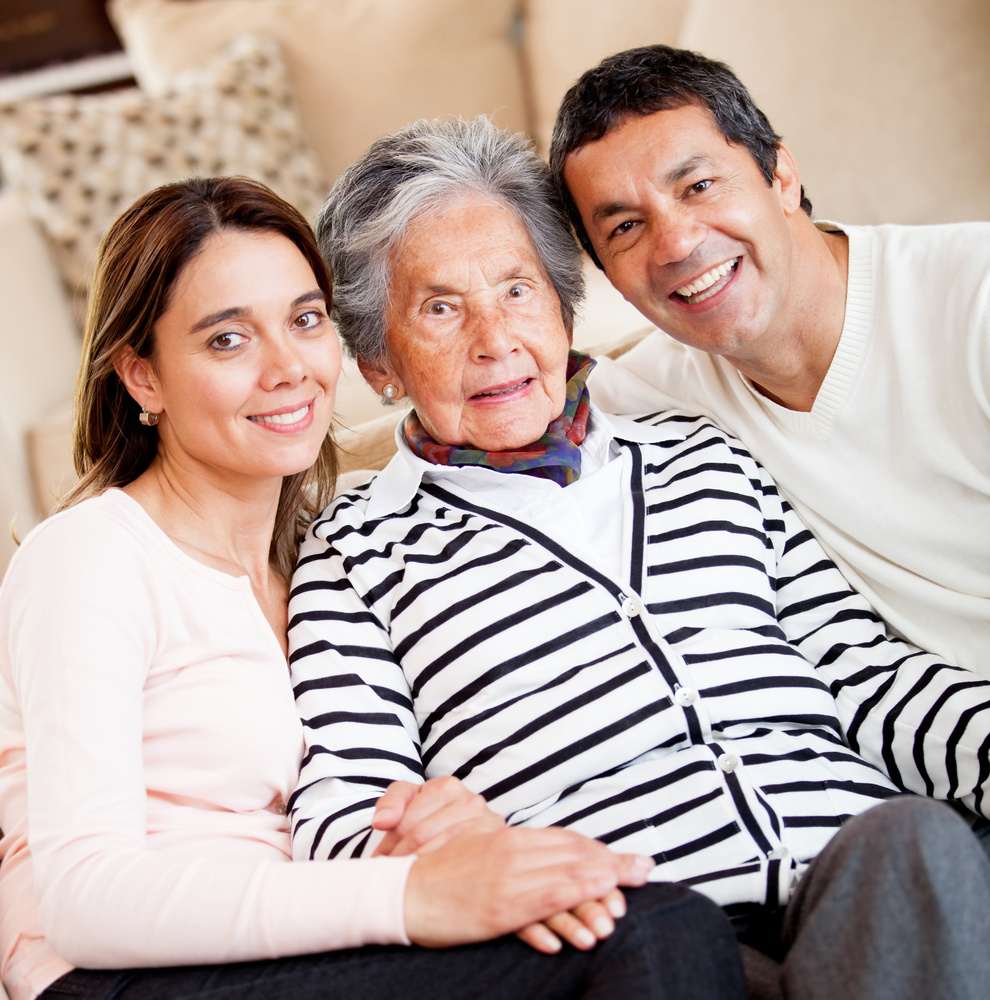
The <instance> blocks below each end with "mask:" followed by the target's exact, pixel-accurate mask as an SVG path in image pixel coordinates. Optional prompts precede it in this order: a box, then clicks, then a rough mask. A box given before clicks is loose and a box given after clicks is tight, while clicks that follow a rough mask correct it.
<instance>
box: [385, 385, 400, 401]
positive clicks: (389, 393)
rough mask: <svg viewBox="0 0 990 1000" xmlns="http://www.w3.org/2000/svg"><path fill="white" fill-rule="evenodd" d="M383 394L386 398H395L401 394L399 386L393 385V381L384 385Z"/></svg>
mask: <svg viewBox="0 0 990 1000" xmlns="http://www.w3.org/2000/svg"><path fill="white" fill-rule="evenodd" d="M382 395H383V396H384V397H385V398H386V399H395V397H396V396H398V395H399V387H398V386H397V385H392V383H391V382H386V383H385V384H384V385H383V386H382Z"/></svg>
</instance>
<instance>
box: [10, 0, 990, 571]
mask: <svg viewBox="0 0 990 1000" xmlns="http://www.w3.org/2000/svg"><path fill="white" fill-rule="evenodd" d="M112 15H113V17H114V18H115V21H116V23H117V26H118V30H119V31H120V33H121V36H122V38H123V40H124V42H125V45H126V47H127V50H128V52H129V54H130V56H131V59H132V64H133V66H134V70H135V74H136V76H137V78H138V81H139V83H140V85H141V93H140V94H135V95H130V96H123V97H117V98H113V97H98V98H93V99H91V100H90V104H89V105H86V108H87V110H86V113H87V114H88V115H90V116H91V119H92V123H93V124H92V128H93V129H94V130H95V132H94V134H95V135H96V137H97V138H95V139H93V141H92V142H91V147H92V162H89V161H87V162H86V163H79V162H69V161H61V162H59V163H54V161H53V160H52V159H50V160H49V161H48V164H47V169H48V171H49V174H48V175H45V170H46V163H45V162H44V156H42V157H41V159H40V160H37V156H38V154H37V143H35V142H28V141H26V140H25V141H24V142H23V146H24V148H23V149H14V150H13V152H11V148H10V146H11V144H12V143H14V142H15V140H14V139H12V138H11V136H12V135H14V136H16V135H17V129H18V128H22V127H23V123H24V120H25V119H26V118H27V117H29V116H28V115H27V112H26V109H23V108H21V109H15V110H14V111H12V112H10V113H9V114H8V115H7V126H8V129H7V133H6V134H5V133H4V131H3V125H2V123H0V161H2V162H3V164H4V168H5V170H6V172H7V176H8V181H9V184H10V187H8V188H7V189H5V190H4V191H2V192H0V302H2V303H3V312H2V314H0V522H2V523H3V525H4V530H3V531H2V532H0V568H2V567H3V566H5V565H6V562H7V560H8V559H9V556H10V554H11V553H12V551H13V549H14V543H13V541H12V540H11V539H10V538H9V537H8V532H7V530H6V526H7V525H8V524H10V523H11V521H12V520H14V521H15V525H16V530H17V532H18V533H19V534H21V535H23V534H24V533H25V532H26V531H27V530H28V529H29V528H30V526H31V525H32V524H33V523H34V522H35V521H36V520H37V519H38V518H39V517H41V516H43V515H44V513H45V512H46V511H47V509H48V508H49V506H50V504H51V501H52V498H53V496H54V495H55V494H56V493H57V492H58V490H59V489H62V488H64V487H65V485H66V484H67V483H69V482H71V479H72V471H71V459H70V455H69V444H68V440H69V420H70V416H69V413H70V404H69V400H70V396H71V388H72V382H73V378H74V374H75V368H76V364H77V359H78V348H79V341H78V334H77V318H76V317H77V314H78V313H79V311H80V310H79V308H78V307H79V297H80V292H79V285H80V282H81V281H82V277H81V275H82V274H83V271H84V270H85V267H86V266H87V265H88V258H87V257H86V256H85V253H86V247H87V246H88V245H89V244H87V242H86V241H87V239H95V235H98V233H95V235H94V232H95V230H96V229H98V228H99V226H102V225H103V223H104V222H105V219H104V218H103V215H105V214H106V213H107V212H108V211H109V208H108V207H107V206H109V205H113V204H119V203H120V201H121V199H125V198H127V199H129V197H131V196H133V195H134V194H136V193H138V191H139V190H140V189H141V186H142V185H144V184H148V185H149V186H150V185H151V184H152V183H157V182H159V181H160V180H164V179H166V176H165V175H162V174H161V173H160V172H161V171H162V170H164V171H166V173H168V172H169V171H171V175H172V176H181V175H182V174H183V173H188V172H200V171H201V170H202V169H203V167H202V164H204V163H205V164H210V163H216V164H220V165H222V167H223V169H224V171H234V170H237V171H238V172H249V171H251V170H254V172H255V173H259V174H260V175H262V176H267V177H269V178H270V179H271V180H272V182H273V183H275V184H276V186H279V185H282V187H283V190H286V191H290V192H292V193H293V196H294V197H296V198H297V200H298V201H300V202H305V203H306V205H307V210H311V205H312V204H314V203H315V204H318V203H319V199H320V197H321V195H322V193H323V191H324V190H325V185H326V184H327V183H329V182H330V181H332V179H333V178H334V177H335V176H336V175H337V174H338V173H339V171H340V170H341V169H342V168H343V167H344V166H345V165H346V164H347V163H348V162H350V161H351V160H352V159H354V158H355V157H356V156H358V155H360V153H361V152H362V151H363V150H364V148H365V147H366V146H367V144H368V142H370V141H371V140H372V139H373V138H374V137H375V136H376V135H379V134H382V133H383V132H387V131H390V130H392V129H394V128H396V127H398V126H400V125H402V124H403V123H404V122H406V121H408V120H410V119H412V118H415V117H421V116H433V115H451V114H461V115H465V116H469V115H474V114H477V113H479V112H487V113H493V114H495V116H496V117H497V119H498V120H499V121H500V123H502V124H503V125H505V126H506V127H510V128H516V129H522V130H525V131H527V132H528V133H529V134H530V135H531V136H532V137H533V138H534V140H535V141H536V143H537V146H538V148H539V149H540V150H541V151H545V150H546V146H547V143H548V140H549V132H550V129H551V127H552V122H553V117H554V113H555V110H556V106H557V103H558V101H559V98H560V96H561V94H562V93H563V91H564V90H565V89H566V87H567V86H568V85H569V84H570V83H571V82H572V81H573V80H574V78H575V77H576V76H577V75H578V74H579V73H580V72H581V71H582V70H583V69H585V68H587V67H588V66H590V65H592V64H593V63H594V62H595V61H597V60H598V59H599V58H600V57H602V56H603V55H606V54H608V53H610V52H613V51H617V50H619V49H622V48H626V47H630V46H633V45H640V44H647V43H650V42H666V43H669V44H683V45H687V46H690V47H695V48H698V49H701V50H702V51H704V52H706V53H707V54H709V55H712V56H715V57H717V58H721V59H724V60H725V61H727V62H729V63H730V65H732V66H733V67H734V68H735V69H736V70H737V71H738V72H739V74H740V76H741V77H742V78H743V80H744V81H746V82H747V83H748V84H749V85H750V87H751V89H752V90H753V92H754V95H755V96H756V98H757V100H758V102H760V103H761V104H762V105H763V107H764V108H765V110H766V111H767V112H768V114H769V115H770V118H771V120H772V121H773V123H774V125H775V126H776V128H777V129H778V131H780V132H781V133H782V134H783V136H784V140H785V142H787V143H788V145H789V146H790V148H791V149H792V151H793V152H794V153H795V155H796V157H797V160H798V165H799V167H800V168H801V170H802V176H803V179H804V180H805V182H806V185H807V188H808V192H809V194H810V196H811V198H812V200H813V202H814V203H815V209H816V214H817V215H819V216H822V217H828V218H833V219H839V220H843V221H847V222H856V223H871V222H880V221H896V222H909V223H914V222H936V221H949V220H956V219H966V218H990V102H988V101H987V100H986V95H987V94H990V5H988V4H987V3H986V0H873V2H871V3H870V4H862V3H861V2H859V0H799V2H795V0H733V2H732V3H729V2H728V0H609V2H608V3H603V2H602V0H472V2H471V3H465V2H464V0H116V2H115V4H114V6H113V7H112ZM244 32H251V33H254V34H256V35H261V36H272V37H274V38H276V39H277V40H278V41H279V42H280V44H281V51H282V55H283V56H284V63H285V66H286V67H287V70H288V75H289V77H290V81H291V86H292V89H293V91H294V94H295V100H296V102H297V105H298V114H296V111H291V114H290V110H291V109H290V110H286V102H285V100H283V99H282V97H280V96H279V94H280V92H278V86H279V85H278V80H277V76H278V72H280V70H278V68H277V67H273V66H272V64H271V62H270V61H269V62H267V63H265V64H264V68H265V72H266V74H267V76H266V80H267V81H268V82H267V84H266V86H268V91H267V92H266V93H260V94H259V93H257V92H256V91H257V87H256V88H255V90H251V89H250V88H251V87H252V86H253V82H252V81H254V82H257V81H256V80H254V76H255V74H252V73H240V74H237V73H232V72H231V70H230V64H229V63H228V64H227V66H226V68H224V67H223V66H221V67H220V68H219V69H216V68H214V69H213V70H211V71H210V73H211V74H212V75H207V76H204V75H200V76H197V75H196V74H197V73H200V74H202V73H203V70H202V69H201V67H203V66H204V65H207V64H211V63H210V60H215V59H219V58H221V56H220V55H219V54H220V53H221V52H222V50H224V47H225V45H226V44H227V43H228V42H230V41H232V40H233V39H235V38H236V37H237V36H239V35H241V34H242V33H244ZM223 58H229V57H223ZM211 65H212V64H211ZM225 73H226V74H227V76H226V77H225V76H224V74H225ZM225 80H226V81H227V82H226V83H225V82H224V81H225ZM218 81H219V82H218ZM230 81H234V82H233V83H231V82H230ZM273 81H274V82H273ZM211 88H212V89H211ZM66 100H67V101H68V104H67V105H66V104H63V105H61V106H59V107H56V108H54V110H52V109H50V108H43V109H40V110H39V109H33V111H34V110H37V111H38V113H39V114H43V115H47V114H49V113H51V114H53V115H56V119H55V120H56V121H57V122H63V123H64V122H67V121H69V120H70V119H67V118H64V117H63V118H58V117H57V116H58V115H63V116H64V115H66V114H68V115H70V118H71V121H72V122H73V123H74V122H75V118H74V117H72V115H73V114H74V110H75V106H74V105H73V102H74V101H75V99H72V98H69V99H66ZM115 100H116V101H118V103H117V104H114V103H113V102H114V101H115ZM255 101H261V102H265V101H267V102H268V104H265V105H264V109H265V110H264V111H263V113H262V112H258V113H255V112H254V110H253V109H254V105H253V104H250V103H248V104H247V105H245V102H255ZM128 102H130V103H128ZM236 102H240V107H239V113H240V114H241V117H242V118H243V120H244V121H246V122H248V123H253V122H255V121H264V122H265V123H266V124H265V127H268V125H270V124H271V122H272V121H273V120H274V118H278V119H279V125H278V127H279V128H280V129H281V131H280V132H279V133H278V135H277V136H276V137H275V138H271V137H268V136H267V135H263V136H262V141H261V142H260V143H258V144H256V145H255V146H253V147H252V146H251V144H250V142H248V141H245V142H244V143H242V142H241V139H242V134H241V133H243V131H244V130H243V129H239V126H238V125H237V112H238V108H234V109H233V110H232V103H236ZM260 106H261V105H259V107H260ZM273 107H274V108H276V113H275V114H274V116H273V115H272V114H270V113H269V112H270V109H271V108H273ZM121 109H123V110H121ZM135 109H137V110H135ZM33 111H32V113H33ZM183 115H185V116H187V118H188V120H189V121H190V122H192V123H193V124H192V125H190V127H189V129H188V149H183V146H184V143H185V139H183V141H181V142H180V143H179V144H178V148H176V144H175V143H174V142H171V141H169V142H165V141H164V140H161V139H160V136H161V135H162V134H163V133H161V132H155V131H154V129H156V128H170V129H172V132H171V133H170V134H171V135H172V136H173V137H174V135H175V134H176V129H178V130H179V132H178V134H179V135H180V136H185V135H186V133H185V132H183V131H182V129H183V128H184V127H185V126H184V125H183V122H184V121H185V120H186V119H183V117H182V116H183ZM293 115H295V116H296V117H292V116H293ZM286 116H288V117H286ZM122 117H126V119H127V122H128V124H127V127H126V128H124V129H121V128H120V127H119V122H117V119H120V118H122ZM221 118H222V119H223V120H224V122H226V124H227V125H230V127H229V128H228V127H226V125H223V126H222V124H220V123H218V119H221ZM283 118H284V119H285V120H284V121H283V120H282V119H283ZM204 119H205V120H206V122H207V127H206V128H205V133H204V130H203V128H201V122H202V121H203V120H204ZM228 119H229V121H228ZM231 122H232V123H233V124H232V125H231ZM115 123H116V124H117V125H118V127H117V128H116V130H114V127H113V126H114V125H115ZM64 127H65V128H68V125H65V126H64ZM75 127H76V126H75V124H73V125H72V128H73V129H74V128H75ZM61 128H62V126H59V127H56V128H55V132H56V134H58V135H60V136H61ZM225 129H226V130H225ZM142 130H144V131H142ZM5 135H6V137H5ZM108 137H109V138H108ZM138 140H143V141H144V142H145V144H144V146H142V145H141V142H139V141H138ZM4 143H7V144H8V146H7V148H6V154H5V146H4ZM278 143H281V144H282V145H281V146H278V145H277V144H278ZM211 144H212V145H211ZM65 145H66V144H65V143H62V145H61V146H60V147H59V148H58V149H57V150H55V151H53V152H52V154H51V157H52V158H55V157H67V156H73V157H76V159H77V160H78V157H79V156H80V155H82V154H80V153H79V151H78V149H77V146H79V143H78V142H75V141H74V142H73V144H72V146H71V148H69V149H68V151H66V149H65V148H63V147H65ZM166 147H167V148H169V149H172V151H173V153H174V154H175V155H176V156H179V159H175V160H172V161H169V162H167V163H165V164H164V165H162V159H163V157H162V156H161V155H158V153H159V151H160V150H164V149H166ZM207 147H208V148H207ZM304 147H311V149H306V148H304ZM149 149H150V150H151V152H150V153H149V152H148V150H149ZM25 150H27V152H25ZM108 150H109V151H110V152H112V153H113V154H114V155H113V156H110V153H108ZM218 150H219V152H218ZM279 150H282V152H279ZM32 151H33V153H32ZM15 154H16V155H15ZM186 154H188V155H186ZM5 155H6V159H5V158H4V157H5ZM31 155H35V157H36V162H33V163H32V162H31ZM182 155H186V159H184V160H183V159H182V158H181V157H182ZM265 156H268V157H269V159H271V160H272V161H273V162H274V166H273V165H272V164H271V163H268V164H266V163H265V162H264V157H265ZM197 157H198V159H197ZM108 160H109V161H110V162H109V163H108ZM184 164H187V166H185V167H184V166H183V165H184ZM139 166H140V168H141V169H138V167H139ZM56 170H58V171H61V173H60V174H59V176H61V177H63V178H66V179H64V180H62V181H59V182H58V184H56V186H60V187H61V190H60V191H59V192H58V195H57V196H53V195H52V190H51V188H52V184H53V183H54V182H53V180H52V177H51V172H52V171H56ZM155 170H158V171H159V173H158V174H156V173H155ZM32 171H33V172H32ZM142 171H143V172H142ZM39 177H40V179H39ZM32 185H33V186H32ZM46 185H47V190H46ZM128 185H130V187H129V186H128ZM135 185H136V187H135ZM73 186H74V187H73ZM11 187H14V188H16V189H17V190H16V191H14V190H11V189H10V188H11ZM94 187H95V188H96V189H97V190H96V192H95V193H94V191H93V190H92V189H93V188H94ZM70 188H72V189H73V191H76V190H77V189H78V191H82V195H84V196H85V197H84V198H83V197H82V195H81V196H80V198H81V200H80V205H82V207H81V208H78V207H77V208H76V209H74V211H75V214H74V215H73V216H71V218H70V217H69V215H68V214H66V215H64V216H63V217H59V215H58V211H54V209H58V210H59V211H63V212H66V206H67V205H68V204H69V202H70V201H71V198H70V193H71V192H70V191H69V189H70ZM108 188H113V189H114V190H113V193H112V197H103V196H104V195H108V194H109V192H108V190H107V189H108ZM46 198H47V201H46ZM101 199H102V200H101ZM114 199H116V201H114ZM94 206H96V207H94ZM121 207H122V206H121ZM101 213H102V214H101ZM67 220H68V221H67ZM60 227H61V228H60ZM89 229H92V230H94V232H89ZM73 255H74V258H73ZM67 288H68V289H69V290H67ZM73 289H74V290H73ZM644 325H645V324H644V322H643V320H642V319H641V318H640V317H639V316H638V314H636V313H635V312H634V311H633V310H632V309H631V308H630V307H629V306H628V305H627V304H626V303H624V302H623V301H622V300H621V298H619V297H618V296H617V295H616V294H615V293H614V292H613V290H612V289H611V288H610V287H609V286H608V284H607V282H605V281H604V279H603V278H602V277H601V276H600V275H599V274H597V273H596V272H593V271H592V270H590V269H589V300H588V304H587V306H586V309H585V312H584V315H583V316H582V318H581V322H580V323H579V325H578V328H577V330H576V332H575V342H576V344H577V345H578V346H581V347H588V346H592V345H593V346H595V347H596V348H601V349H603V350H604V349H610V350H612V351H613V352H614V351H621V350H622V349H623V346H624V345H625V344H626V343H627V342H628V340H629V338H630V337H634V336H635V334H636V332H637V331H639V330H641V329H642V328H643V327H644ZM338 402H339V407H338V412H339V419H340V422H341V424H342V426H343V428H344V430H343V431H342V434H341V437H342V440H343V443H344V445H345V448H346V449H347V455H346V456H345V458H346V463H347V466H348V467H350V468H376V467H380V465H381V464H382V463H383V462H384V461H385V460H386V459H387V457H388V453H389V450H390V440H389V439H390V426H391V424H392V423H393V422H394V413H389V412H387V411H384V410H383V409H382V408H381V404H380V403H379V401H378V400H377V399H375V398H374V396H373V395H372V394H371V393H370V391H369V390H368V389H367V387H366V386H364V385H363V382H362V381H361V379H360V376H359V375H358V374H357V372H356V370H355V368H354V366H353V365H350V366H348V368H347V369H346V370H345V374H344V377H343V379H342V383H341V387H340V390H339V396H338Z"/></svg>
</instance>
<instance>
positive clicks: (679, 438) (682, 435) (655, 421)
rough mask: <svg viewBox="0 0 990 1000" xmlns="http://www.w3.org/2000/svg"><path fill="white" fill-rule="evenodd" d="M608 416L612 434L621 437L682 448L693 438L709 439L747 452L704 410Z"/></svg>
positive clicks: (625, 439)
mask: <svg viewBox="0 0 990 1000" xmlns="http://www.w3.org/2000/svg"><path fill="white" fill-rule="evenodd" d="M606 416H607V419H608V421H609V424H610V425H611V429H612V432H613V434H614V435H615V437H616V438H618V439H619V440H623V441H633V442H637V443H640V444H644V445H651V446H652V445H656V446H659V447H679V446H681V445H683V444H685V443H688V442H690V441H693V440H706V441H712V442H718V443H721V444H724V445H725V446H726V447H729V448H732V449H736V448H738V449H739V450H740V451H741V452H743V453H744V454H748V452H747V451H746V448H745V446H744V445H743V444H742V443H741V442H740V441H739V439H738V438H736V437H734V436H733V435H732V434H730V433H729V432H728V431H727V430H725V429H724V428H723V427H721V426H719V424H718V423H716V421H714V420H713V419H712V418H711V417H709V416H707V415H706V414H703V413H691V412H687V411H685V410H679V409H657V410H652V411H650V412H647V413H640V414H634V415H626V416H616V415H614V414H607V415H606Z"/></svg>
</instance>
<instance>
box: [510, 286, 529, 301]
mask: <svg viewBox="0 0 990 1000" xmlns="http://www.w3.org/2000/svg"><path fill="white" fill-rule="evenodd" d="M528 291H529V287H528V286H527V285H513V286H512V287H511V288H510V289H509V295H511V296H512V297H513V298H514V299H520V298H522V297H523V296H524V295H525V294H526V293H527V292H528Z"/></svg>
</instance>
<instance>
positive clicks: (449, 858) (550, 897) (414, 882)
mask: <svg viewBox="0 0 990 1000" xmlns="http://www.w3.org/2000/svg"><path fill="white" fill-rule="evenodd" d="M652 866H653V862H652V860H651V859H649V858H644V857H641V856H639V855H632V854H615V853H613V852H612V851H610V850H609V849H608V848H607V847H606V846H605V845H604V844H601V843H599V842H598V841H595V840H590V839H589V838H587V837H583V836H581V835H580V834H578V833H574V832H573V831H571V830H562V829H559V828H556V827H550V828H547V829H525V828H518V827H515V828H504V829H499V830H495V831H494V832H487V833H479V832H474V831H468V832H465V833H461V834H459V835H457V836H454V837H452V838H450V839H449V840H447V841H446V842H445V843H444V844H443V846H442V847H440V848H438V849H436V850H434V851H432V852H431V853H429V854H420V856H419V857H418V858H417V860H416V862H415V863H414V864H413V866H412V869H411V870H410V873H409V880H408V882H407V883H406V894H405V920H406V933H407V934H408V935H409V938H410V940H412V941H413V942H414V943H416V944H420V945H424V946H425V947H431V948H440V947H447V946H451V945H457V944H467V943H470V942H474V941H485V940H488V939H490V938H494V937H499V936H500V935H502V934H509V933H513V932H516V931H521V930H523V929H525V933H524V935H523V940H525V941H527V943H529V944H531V945H532V946H533V947H536V948H537V950H539V951H547V952H553V951H557V950H559V939H558V945H557V946H556V947H554V946H552V945H550V944H548V942H547V940H546V939H544V938H543V937H542V935H541V933H540V931H539V929H536V930H534V929H533V925H535V924H537V923H539V922H541V921H548V922H549V923H550V925H551V926H553V927H554V931H556V932H557V933H560V934H561V935H562V936H563V937H565V938H566V939H567V940H570V939H571V936H572V935H574V934H575V933H576V932H577V930H578V927H577V924H582V925H583V926H585V927H586V928H587V926H588V925H587V924H586V923H585V919H586V918H585V916H582V914H587V919H590V920H591V921H592V924H593V925H595V924H597V923H598V921H599V919H600V918H601V916H602V912H601V911H600V910H598V909H597V907H601V908H602V910H605V912H606V913H607V910H606V906H607V904H606V903H604V902H597V901H604V900H606V899H614V897H613V896H612V895H611V894H612V893H613V890H615V889H616V888H617V887H618V886H620V885H626V886H636V885H642V884H643V883H644V882H645V881H646V877H647V874H648V873H649V871H650V869H651V868H652ZM587 904H593V905H592V907H591V909H587ZM610 919H611V917H610ZM571 920H574V921H576V923H575V924H573V925H572V924H571V923H570V921H571ZM544 929H545V930H548V928H544ZM548 933H551V934H553V933H554V932H553V931H549V930H548ZM593 933H594V932H593ZM577 936H578V939H579V940H580V937H581V936H580V935H577ZM595 936H596V939H597V938H598V936H599V935H598V934H597V933H596V935H595ZM601 936H605V935H604V934H603V935H601ZM592 944H593V942H592ZM578 946H579V947H582V945H580V944H579V945H578Z"/></svg>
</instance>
